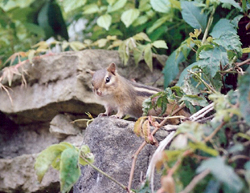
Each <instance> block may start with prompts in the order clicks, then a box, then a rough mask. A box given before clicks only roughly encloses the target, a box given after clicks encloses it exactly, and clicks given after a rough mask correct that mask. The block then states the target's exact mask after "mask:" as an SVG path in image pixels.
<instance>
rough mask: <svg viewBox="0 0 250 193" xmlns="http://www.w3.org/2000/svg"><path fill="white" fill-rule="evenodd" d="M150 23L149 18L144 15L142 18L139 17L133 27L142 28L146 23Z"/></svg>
mask: <svg viewBox="0 0 250 193" xmlns="http://www.w3.org/2000/svg"><path fill="white" fill-rule="evenodd" d="M147 21H148V16H147V15H142V16H140V17H138V18H137V19H136V20H135V21H134V23H133V26H134V27H136V26H140V25H142V24H144V23H146V22H147Z"/></svg>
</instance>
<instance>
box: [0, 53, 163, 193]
mask: <svg viewBox="0 0 250 193" xmlns="http://www.w3.org/2000/svg"><path fill="white" fill-rule="evenodd" d="M165 59H166V58H165V57H164V56H163V57H161V60H162V62H163V63H164V60H165ZM111 62H115V63H116V64H117V66H118V68H119V69H118V71H119V73H120V74H121V75H123V76H125V77H127V78H128V79H134V80H136V81H138V82H141V83H147V84H149V85H154V86H158V87H162V85H163V77H162V74H161V68H159V69H157V68H155V69H154V72H153V73H152V72H150V70H149V68H148V67H147V65H146V64H145V63H141V64H139V67H138V68H136V67H135V65H134V63H133V61H132V60H131V61H129V65H127V66H124V65H123V64H122V62H121V60H120V58H119V54H118V52H117V51H105V50H84V51H81V52H66V53H60V54H54V55H45V56H40V57H36V58H34V59H33V64H30V63H29V62H26V63H24V64H23V65H22V66H20V67H19V68H18V71H19V72H20V73H21V74H23V77H25V79H23V77H22V76H20V75H18V74H17V73H16V74H13V79H12V84H11V89H9V92H10V95H11V99H12V101H13V103H11V100H10V99H9V96H8V95H7V93H6V92H5V91H4V90H3V89H1V90H0V101H1V103H0V158H1V159H0V192H21V193H22V192H25V193H26V192H27V193H29V192H33V193H35V192H36V193H40V192H58V191H59V180H58V173H57V171H55V170H50V171H49V172H48V173H47V174H46V175H45V176H44V179H43V181H42V183H41V184H39V183H38V181H37V180H36V175H35V171H34V161H35V156H36V155H37V153H39V152H40V151H42V150H44V149H45V148H46V147H48V146H50V145H52V144H55V143H59V142H61V141H62V138H61V137H64V138H65V139H64V140H63V141H67V142H70V143H72V144H73V145H76V146H79V145H80V144H82V141H84V142H86V143H88V145H89V146H90V148H91V150H92V152H93V153H94V154H95V155H96V162H95V163H96V165H97V166H98V167H100V168H101V169H103V170H104V171H106V172H107V173H109V174H110V175H114V176H115V178H117V180H118V181H120V182H122V183H124V184H125V185H127V182H128V176H129V172H130V167H131V163H132V158H131V157H132V155H133V153H134V152H135V151H136V150H137V148H138V147H139V145H140V144H141V143H142V141H143V140H142V139H140V138H138V137H136V136H135V135H134V134H132V133H131V130H130V129H132V128H133V124H134V123H133V122H128V121H124V120H114V119H109V118H106V119H105V118H101V119H99V118H97V119H96V120H95V121H94V123H92V124H91V125H90V127H88V129H87V131H88V132H87V133H86V136H85V133H84V135H83V131H81V130H79V129H78V128H82V127H83V128H85V127H86V122H77V123H75V125H71V124H70V120H75V119H79V118H81V119H82V118H87V116H86V115H85V112H90V113H91V114H92V115H93V116H94V117H95V116H96V115H98V114H99V113H100V112H103V111H104V108H103V107H102V105H101V103H100V102H99V101H97V100H96V98H95V97H94V95H93V93H92V91H91V83H90V80H91V77H90V75H89V74H87V73H86V69H91V70H98V69H100V68H105V67H107V66H108V65H109V64H110V63H111ZM154 65H155V66H156V65H157V66H160V67H162V66H161V65H159V63H154ZM8 70H9V69H8V68H6V70H5V71H4V72H3V73H7V71H8ZM0 74H1V73H0ZM6 77H7V76H5V79H3V80H2V81H1V84H3V85H6V86H9V85H8V80H7V78H6ZM24 80H25V81H24ZM69 117H70V120H69V119H68V118H69ZM53 118H54V119H53ZM52 119H53V120H52ZM66 127H67V129H68V130H66ZM49 129H51V131H53V133H54V134H55V133H56V134H57V137H58V138H57V137H55V136H54V135H52V134H51V133H50V132H49ZM83 139H84V140H83ZM153 149H154V147H151V146H149V145H148V146H147V147H146V148H145V149H144V150H143V151H142V152H141V154H140V155H139V160H138V161H137V163H138V165H137V168H136V175H135V180H134V184H133V187H137V186H138V185H139V176H140V173H141V171H143V172H144V174H145V172H146V167H147V164H148V162H149V157H150V155H151V153H152V151H153ZM106 156H107V157H106ZM82 171H83V174H84V175H83V176H82V177H81V179H80V181H79V182H78V184H77V185H76V186H75V191H77V190H78V191H82V192H83V191H85V192H88V190H90V192H93V191H95V190H97V192H105V191H106V190H105V191H102V189H101V188H102V187H105V186H107V188H106V189H109V190H110V191H108V192H112V191H115V190H118V192H119V191H120V192H122V191H121V189H119V187H118V186H117V185H115V184H114V183H113V182H110V181H109V180H108V179H106V178H105V177H103V176H102V175H98V174H97V173H96V172H95V171H93V170H92V169H91V168H89V167H88V166H87V167H83V168H82ZM80 182H82V184H81V183H80ZM96 182H98V183H97V184H95V183H96ZM91 186H93V187H92V188H91ZM83 188H84V189H83ZM98 190H99V191H98Z"/></svg>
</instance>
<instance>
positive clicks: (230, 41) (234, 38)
mask: <svg viewBox="0 0 250 193" xmlns="http://www.w3.org/2000/svg"><path fill="white" fill-rule="evenodd" d="M214 42H215V43H217V44H218V45H220V46H222V47H224V48H225V49H226V50H233V51H236V52H238V53H241V42H240V38H239V36H238V35H237V34H236V32H235V33H234V32H230V31H229V32H225V33H224V34H222V35H221V36H220V37H219V38H218V39H215V40H214Z"/></svg>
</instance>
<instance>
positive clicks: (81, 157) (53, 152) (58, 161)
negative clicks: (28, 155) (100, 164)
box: [35, 142, 94, 193]
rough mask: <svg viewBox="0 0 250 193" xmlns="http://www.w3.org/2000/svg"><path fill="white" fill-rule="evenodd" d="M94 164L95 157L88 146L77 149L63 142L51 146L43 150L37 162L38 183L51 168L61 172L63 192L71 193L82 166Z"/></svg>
mask: <svg viewBox="0 0 250 193" xmlns="http://www.w3.org/2000/svg"><path fill="white" fill-rule="evenodd" d="M93 162H94V156H93V154H91V153H90V149H89V147H88V146H87V145H83V146H81V148H80V149H79V148H76V147H74V146H73V145H71V144H69V143H67V142H62V143H60V144H55V145H51V146H49V147H48V148H46V149H45V150H43V151H42V152H41V153H40V154H39V155H38V157H37V158H36V162H35V170H36V174H37V177H38V181H39V182H41V181H42V179H43V177H44V175H45V173H46V172H47V171H48V169H49V167H50V166H52V167H53V168H54V169H56V170H58V171H59V176H60V183H61V192H63V193H64V192H69V191H70V189H71V188H72V186H73V185H74V184H75V183H76V181H77V180H78V179H79V177H80V174H81V172H80V167H79V164H81V165H83V166H84V165H87V164H89V163H93Z"/></svg>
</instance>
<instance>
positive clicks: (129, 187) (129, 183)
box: [128, 141, 147, 191]
mask: <svg viewBox="0 0 250 193" xmlns="http://www.w3.org/2000/svg"><path fill="white" fill-rule="evenodd" d="M146 145H147V143H146V142H145V141H144V142H143V143H142V144H141V146H140V147H139V149H138V150H137V151H136V152H135V154H134V156H133V157H134V158H133V162H132V167H131V170H130V176H129V182H128V191H130V189H131V186H132V181H133V177H134V172H135V164H136V160H137V156H138V154H139V153H140V151H141V150H142V149H143V148H144V147H145V146H146Z"/></svg>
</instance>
